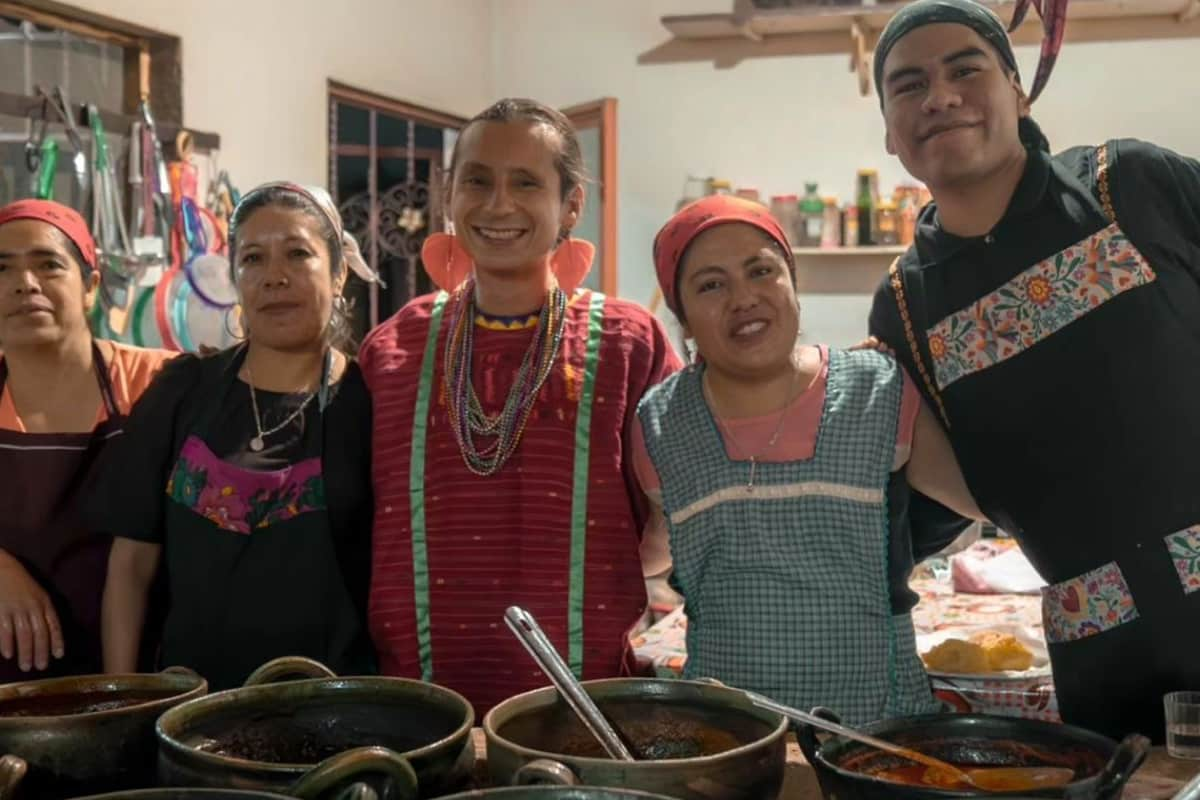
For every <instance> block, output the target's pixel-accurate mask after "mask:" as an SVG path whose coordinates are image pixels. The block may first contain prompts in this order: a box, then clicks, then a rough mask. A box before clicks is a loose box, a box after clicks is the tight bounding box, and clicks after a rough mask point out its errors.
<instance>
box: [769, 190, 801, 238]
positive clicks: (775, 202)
mask: <svg viewBox="0 0 1200 800" xmlns="http://www.w3.org/2000/svg"><path fill="white" fill-rule="evenodd" d="M798 202H799V198H798V197H796V195H794V194H777V195H773V196H772V197H771V216H772V217H774V218H775V221H776V222H778V223H779V227H781V228H783V230H784V233H786V234H787V237H788V241H790V242H791V243H792V245H793V246H797V247H798V246H799V244H798V243H797V240H796V217H797V215H798V214H799V209H797V208H796V204H797V203H798Z"/></svg>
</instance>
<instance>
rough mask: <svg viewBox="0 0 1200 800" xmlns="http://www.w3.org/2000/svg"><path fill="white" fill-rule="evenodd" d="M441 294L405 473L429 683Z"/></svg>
mask: <svg viewBox="0 0 1200 800" xmlns="http://www.w3.org/2000/svg"><path fill="white" fill-rule="evenodd" d="M448 298H449V295H447V294H446V293H445V292H439V293H438V296H437V299H435V300H434V302H433V311H432V313H431V315H430V318H429V336H428V337H427V338H426V340H425V355H424V357H423V359H422V361H421V381H420V383H419V384H417V403H416V406H415V407H414V409H413V431H412V455H411V456H410V460H409V470H408V498H409V499H408V502H409V513H410V516H411V520H412V558H413V593H414V594H415V595H416V610H417V652H418V654H419V655H420V658H421V679H422V680H425V681H432V680H433V639H432V634H431V633H430V621H429V616H430V615H429V556H428V548H427V546H426V540H425V439H426V436H427V434H428V432H429V397H430V395H431V394H432V393H433V373H434V366H435V365H436V363H437V340H438V331H439V330H440V329H441V327H442V313H443V312H444V311H445V310H446V300H447V299H448Z"/></svg>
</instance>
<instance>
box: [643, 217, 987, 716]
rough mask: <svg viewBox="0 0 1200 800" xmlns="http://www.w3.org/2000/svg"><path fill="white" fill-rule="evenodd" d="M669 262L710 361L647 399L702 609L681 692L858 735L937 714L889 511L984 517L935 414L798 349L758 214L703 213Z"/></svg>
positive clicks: (660, 256)
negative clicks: (780, 708) (918, 494)
mask: <svg viewBox="0 0 1200 800" xmlns="http://www.w3.org/2000/svg"><path fill="white" fill-rule="evenodd" d="M654 261H655V266H656V269H657V272H658V280H659V284H660V285H661V287H662V292H663V296H664V298H665V299H666V302H667V305H668V306H669V307H670V309H671V310H672V311H673V312H674V313H675V314H676V316H677V317H678V318H679V321H680V323H681V324H682V326H683V329H684V332H685V334H686V336H687V337H688V338H689V339H692V340H694V341H695V344H696V347H697V350H698V351H699V352H698V356H699V358H698V359H697V361H696V362H695V363H692V364H691V365H690V366H688V367H687V368H686V369H684V370H683V371H681V372H679V373H677V374H676V375H674V376H672V377H670V378H668V379H667V380H666V381H664V382H663V383H662V384H660V385H659V386H658V387H656V388H654V389H652V390H650V392H648V393H647V395H646V397H645V399H644V400H643V401H642V402H641V403H640V404H639V407H638V426H637V427H635V429H634V432H633V435H634V442H633V460H634V465H635V469H636V471H637V474H638V478H639V480H640V481H641V484H642V486H643V488H645V489H646V491H647V493H648V494H649V495H650V496H651V497H652V498H654V499H656V500H657V501H658V502H661V505H662V507H663V511H664V512H665V515H666V518H667V526H668V530H669V537H668V538H669V544H670V552H671V557H672V566H671V569H672V576H671V581H672V584H673V585H674V586H676V588H678V590H679V591H680V592H681V593H682V594H683V596H684V600H685V602H686V606H687V613H688V619H689V626H688V635H687V655H688V658H687V664H686V667H685V674H686V675H688V676H694V677H713V678H717V679H718V680H721V681H725V682H727V683H730V684H732V685H735V686H738V687H740V688H744V689H749V690H752V691H757V692H760V693H762V694H764V695H766V696H769V697H772V698H774V699H776V700H777V701H780V702H784V703H787V704H789V705H792V706H798V707H800V708H811V707H813V706H817V705H822V706H828V707H830V708H832V709H834V710H836V711H837V712H838V713H839V714H841V715H842V717H843V719H845V720H847V721H849V722H850V723H852V724H860V723H864V722H868V721H871V720H875V719H880V718H886V717H889V716H897V715H905V714H913V713H920V712H924V711H930V710H933V709H934V708H935V705H934V701H933V698H932V695H931V692H930V688H929V682H928V679H927V678H926V675H925V671H924V669H923V668H922V665H921V661H920V659H919V658H918V656H917V652H916V645H915V642H914V634H913V626H912V620H911V618H910V616H909V611H910V610H911V608H912V606H913V605H915V602H916V598H915V596H913V595H912V593H911V592H910V591H909V590H908V586H907V579H908V574H909V571H910V570H911V568H912V552H913V547H912V543H910V541H909V539H908V536H907V532H906V531H905V530H904V529H902V528H901V527H900V526H899V525H893V524H891V523H890V522H889V504H890V503H894V502H897V501H900V502H902V501H903V499H904V497H905V496H906V495H905V494H904V491H906V487H905V486H904V484H903V481H904V479H905V478H907V480H908V481H909V482H911V484H912V485H913V486H916V487H917V488H919V489H920V490H921V491H922V492H925V493H926V494H928V495H930V496H932V497H935V498H936V499H938V500H940V501H941V502H943V503H945V504H946V505H948V506H950V507H952V508H954V509H955V510H957V511H959V512H960V513H962V514H964V515H970V516H974V517H978V516H979V511H978V509H977V508H976V506H975V502H974V500H973V499H972V497H971V495H970V494H969V493H968V492H967V489H966V486H965V484H964V483H963V479H962V475H961V474H960V472H959V470H958V465H957V463H956V461H955V459H954V454H953V452H952V451H951V450H950V446H949V444H948V443H947V441H946V437H945V435H944V434H943V433H942V431H941V429H940V428H939V427H938V425H937V422H936V421H935V420H934V419H933V417H932V416H931V414H930V412H929V409H928V408H926V407H925V406H924V405H923V404H922V403H921V401H920V398H919V395H918V394H917V392H916V390H915V388H914V386H913V384H912V382H911V381H909V379H908V378H907V377H906V375H905V374H904V372H903V370H902V369H900V367H899V366H898V365H897V364H896V362H895V361H894V360H893V359H892V358H891V357H889V356H886V355H883V354H881V353H877V352H875V351H870V350H864V351H858V352H847V351H842V350H835V349H831V348H828V347H825V346H823V345H821V346H801V345H799V344H798V343H797V339H798V335H799V323H800V308H799V303H798V302H797V298H796V288H795V282H794V271H795V264H794V263H793V260H792V250H791V246H790V245H789V244H788V240H787V237H786V236H785V235H784V233H783V230H782V229H781V228H780V226H779V224H778V223H777V222H776V220H775V219H773V218H772V217H771V216H770V215H769V214H768V213H767V211H766V209H764V208H763V207H762V206H760V205H758V204H756V203H751V202H748V201H744V200H740V199H737V198H731V197H725V196H713V197H707V198H704V199H702V200H699V201H697V202H695V203H693V204H692V205H690V206H688V207H686V208H684V209H682V210H681V211H680V212H679V213H678V214H676V215H675V216H674V217H673V218H672V219H671V220H670V221H669V222H668V223H667V224H666V226H665V227H664V228H663V229H662V230H661V231H660V232H659V234H658V236H657V238H656V239H655V243H654ZM917 549H918V550H919V548H917Z"/></svg>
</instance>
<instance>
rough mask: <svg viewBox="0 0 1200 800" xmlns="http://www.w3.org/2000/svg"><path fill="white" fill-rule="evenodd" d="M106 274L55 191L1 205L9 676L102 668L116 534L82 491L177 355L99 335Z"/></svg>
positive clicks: (3, 561) (5, 658)
mask: <svg viewBox="0 0 1200 800" xmlns="http://www.w3.org/2000/svg"><path fill="white" fill-rule="evenodd" d="M99 284H100V276H99V273H98V272H97V271H96V245H95V243H94V242H93V241H92V237H91V235H90V234H89V233H88V229H87V225H86V224H84V221H83V219H82V218H81V217H80V216H79V214H77V213H76V212H75V211H73V210H72V209H70V208H67V207H66V206H63V205H59V204H58V203H53V202H49V201H45V200H22V201H19V202H16V203H12V204H10V205H7V206H5V207H3V208H0V351H2V352H3V356H2V357H0V475H2V476H4V477H3V484H4V488H3V491H0V683H5V682H8V681H15V680H24V679H29V678H33V677H47V676H50V675H63V674H80V673H88V672H100V671H101V662H100V598H101V593H102V591H103V587H104V576H105V569H106V564H107V559H108V549H109V545H110V540H109V539H108V538H107V537H104V536H99V535H94V534H92V533H91V532H89V530H88V529H87V527H86V526H85V525H84V524H83V522H82V520H81V517H80V514H79V506H78V502H77V500H78V496H79V494H80V489H81V487H82V486H83V484H84V483H85V482H86V480H87V479H88V477H89V474H90V473H91V472H92V467H93V464H94V463H95V462H96V458H97V456H98V455H99V454H100V451H101V450H102V449H103V448H104V446H105V444H106V443H107V442H108V441H109V440H111V439H112V438H113V437H114V436H116V435H118V434H119V433H121V425H122V422H123V420H124V417H125V415H126V414H128V412H129V409H130V407H131V406H132V405H133V403H134V402H135V401H136V400H137V399H138V397H139V395H140V394H141V393H142V390H143V389H145V388H146V386H147V385H148V384H149V383H150V379H151V378H152V377H153V376H154V374H155V373H156V372H157V371H158V368H159V367H160V366H161V365H162V363H163V361H164V360H165V359H167V358H170V357H171V355H172V354H171V353H168V352H167V351H164V350H147V349H143V348H137V347H129V346H126V345H122V344H116V343H114V342H109V341H97V340H95V339H93V338H92V334H91V331H90V329H89V328H88V322H87V316H88V311H89V309H91V308H92V305H93V304H94V303H95V302H96V291H97V288H98V286H99Z"/></svg>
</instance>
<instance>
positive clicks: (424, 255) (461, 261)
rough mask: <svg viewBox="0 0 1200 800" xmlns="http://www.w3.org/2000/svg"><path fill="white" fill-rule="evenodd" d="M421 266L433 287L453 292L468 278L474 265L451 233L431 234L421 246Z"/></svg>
mask: <svg viewBox="0 0 1200 800" xmlns="http://www.w3.org/2000/svg"><path fill="white" fill-rule="evenodd" d="M421 264H422V265H423V266H424V267H425V274H427V275H428V276H429V279H430V280H432V281H433V283H434V285H435V286H437V287H438V288H439V289H441V290H442V291H445V292H453V291H454V290H455V289H457V288H458V287H459V286H461V285H462V283H463V282H464V281H465V280H466V279H467V278H469V277H470V275H471V270H472V269H474V266H475V265H474V264H472V263H471V256H470V254H469V253H467V251H466V250H464V249H463V246H462V244H461V243H460V242H459V241H458V237H456V236H455V235H454V234H451V233H440V232H439V233H433V234H430V235H429V236H427V237H426V238H425V242H424V244H422V245H421Z"/></svg>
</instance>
